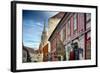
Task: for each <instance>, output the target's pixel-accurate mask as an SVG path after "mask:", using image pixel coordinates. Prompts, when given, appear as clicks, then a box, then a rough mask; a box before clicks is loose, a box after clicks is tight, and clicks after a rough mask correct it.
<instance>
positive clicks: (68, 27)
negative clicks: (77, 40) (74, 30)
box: [67, 20, 70, 36]
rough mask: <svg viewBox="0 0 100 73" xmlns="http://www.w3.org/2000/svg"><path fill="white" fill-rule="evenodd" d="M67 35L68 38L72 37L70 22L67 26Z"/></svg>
mask: <svg viewBox="0 0 100 73" xmlns="http://www.w3.org/2000/svg"><path fill="white" fill-rule="evenodd" d="M67 34H68V36H69V35H70V20H69V21H68V24H67Z"/></svg>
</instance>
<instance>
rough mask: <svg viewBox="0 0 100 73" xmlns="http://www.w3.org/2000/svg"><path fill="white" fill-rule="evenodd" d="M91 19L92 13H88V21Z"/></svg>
mask: <svg viewBox="0 0 100 73" xmlns="http://www.w3.org/2000/svg"><path fill="white" fill-rule="evenodd" d="M90 19H91V13H86V21H89V20H90Z"/></svg>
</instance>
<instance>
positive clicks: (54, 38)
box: [49, 12, 91, 60]
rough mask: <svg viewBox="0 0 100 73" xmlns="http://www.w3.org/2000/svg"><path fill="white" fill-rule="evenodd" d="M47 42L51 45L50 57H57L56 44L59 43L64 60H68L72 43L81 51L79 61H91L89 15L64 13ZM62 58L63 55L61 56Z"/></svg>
mask: <svg viewBox="0 0 100 73" xmlns="http://www.w3.org/2000/svg"><path fill="white" fill-rule="evenodd" d="M49 41H50V43H51V52H52V53H53V54H52V55H53V56H51V57H52V58H53V60H57V59H56V58H54V55H55V56H57V54H56V53H57V51H58V49H57V43H59V42H58V41H60V43H62V45H63V46H64V48H65V49H64V48H60V49H61V50H63V49H64V51H66V60H69V59H70V52H71V51H73V48H72V46H71V44H72V43H76V42H77V43H78V48H81V49H82V52H81V53H79V54H78V55H79V59H91V14H90V13H72V12H67V13H65V15H64V17H63V18H62V19H61V21H60V22H59V23H58V25H57V27H56V28H55V30H54V32H53V33H52V34H51V36H50V38H49ZM63 57H64V55H63Z"/></svg>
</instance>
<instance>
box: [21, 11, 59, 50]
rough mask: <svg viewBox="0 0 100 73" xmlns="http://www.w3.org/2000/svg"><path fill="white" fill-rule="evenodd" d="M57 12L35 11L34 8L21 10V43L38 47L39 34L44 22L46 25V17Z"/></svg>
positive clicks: (34, 47)
mask: <svg viewBox="0 0 100 73" xmlns="http://www.w3.org/2000/svg"><path fill="white" fill-rule="evenodd" d="M57 13H58V12H50V11H35V10H23V14H22V17H23V19H22V20H23V29H22V33H23V44H24V46H27V47H31V48H33V49H38V48H39V44H40V41H41V35H42V31H43V27H44V23H46V28H47V27H48V19H49V18H50V17H52V16H54V15H55V14H57Z"/></svg>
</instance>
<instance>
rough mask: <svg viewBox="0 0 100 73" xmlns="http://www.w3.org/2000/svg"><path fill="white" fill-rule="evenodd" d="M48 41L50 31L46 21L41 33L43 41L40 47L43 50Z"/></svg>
mask: <svg viewBox="0 0 100 73" xmlns="http://www.w3.org/2000/svg"><path fill="white" fill-rule="evenodd" d="M47 42H48V33H47V30H46V23H44V28H43V32H42V35H41V43H40V45H39V49H40V50H42V48H43V47H44V46H45V45H46V44H47Z"/></svg>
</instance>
